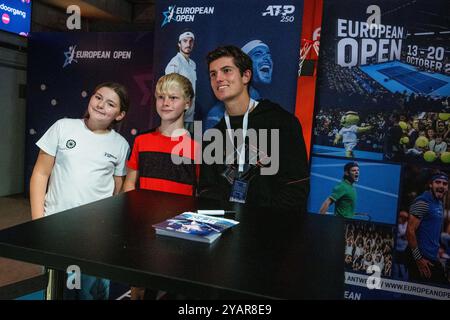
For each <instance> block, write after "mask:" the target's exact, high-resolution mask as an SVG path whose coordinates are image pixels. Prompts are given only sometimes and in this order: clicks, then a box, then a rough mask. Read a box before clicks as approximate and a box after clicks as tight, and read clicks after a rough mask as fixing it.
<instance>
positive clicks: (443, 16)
mask: <svg viewBox="0 0 450 320" xmlns="http://www.w3.org/2000/svg"><path fill="white" fill-rule="evenodd" d="M322 21H323V24H322V32H321V40H320V60H319V68H318V84H317V91H316V102H315V121H314V126H313V127H314V131H313V148H312V161H311V194H310V199H309V203H308V210H309V211H310V212H312V213H316V214H319V213H321V214H342V215H344V216H345V217H346V218H347V219H346V230H345V239H344V241H345V248H344V255H343V259H344V263H345V266H346V267H345V268H346V274H345V283H346V291H345V293H344V298H346V299H445V300H449V299H450V282H449V276H450V272H449V271H450V259H449V258H450V198H449V195H448V192H447V193H445V190H446V187H445V186H444V182H445V179H446V178H445V176H444V175H439V174H437V173H438V172H444V173H446V174H447V175H448V174H450V165H449V163H450V147H449V146H450V113H449V112H450V106H449V101H448V99H449V96H450V20H449V17H448V1H446V0H432V1H424V0H417V1H409V2H405V1H400V0H389V1H387V0H385V1H360V0H352V1H346V2H337V1H324V15H323V20H322ZM354 162H356V166H355V164H354ZM346 168H347V169H346ZM443 181H444V182H443ZM427 201H428V202H427ZM418 203H419V204H418ZM421 203H429V204H427V205H426V206H425V207H422V209H421V210H418V209H417V208H418V206H420V204H421ZM413 239H416V242H417V244H416V245H415V246H418V247H419V250H420V251H421V252H422V255H426V259H427V260H429V261H430V262H431V264H430V265H429V270H430V274H429V275H428V272H422V274H421V273H420V272H419V270H418V269H417V263H416V261H415V260H414V259H413V255H412V254H411V252H410V250H409V247H414V242H413ZM416 257H417V256H416Z"/></svg>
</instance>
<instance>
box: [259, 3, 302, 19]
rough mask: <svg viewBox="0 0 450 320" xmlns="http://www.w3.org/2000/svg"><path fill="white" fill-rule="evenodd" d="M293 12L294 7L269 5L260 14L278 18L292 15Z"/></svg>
mask: <svg viewBox="0 0 450 320" xmlns="http://www.w3.org/2000/svg"><path fill="white" fill-rule="evenodd" d="M294 11H295V6H292V5H284V6H282V5H270V6H267V9H266V11H264V12H263V13H262V16H263V17H265V16H271V17H278V16H280V15H281V16H288V15H291V14H293V13H294Z"/></svg>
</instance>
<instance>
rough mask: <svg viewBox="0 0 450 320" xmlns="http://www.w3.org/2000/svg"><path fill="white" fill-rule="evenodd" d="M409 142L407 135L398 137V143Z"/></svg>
mask: <svg viewBox="0 0 450 320" xmlns="http://www.w3.org/2000/svg"><path fill="white" fill-rule="evenodd" d="M408 143H409V138H408V137H402V138H401V139H400V144H408Z"/></svg>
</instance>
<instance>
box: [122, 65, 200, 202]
mask: <svg viewBox="0 0 450 320" xmlns="http://www.w3.org/2000/svg"><path fill="white" fill-rule="evenodd" d="M193 97H194V91H193V89H192V85H191V82H190V81H189V80H188V79H187V78H186V77H184V76H181V75H179V74H176V73H171V74H168V75H165V76H163V77H161V78H160V79H159V80H158V83H157V84H156V90H155V98H156V110H157V112H158V114H159V116H160V117H161V125H160V126H159V127H158V128H156V129H153V130H151V131H150V132H147V133H144V134H141V135H139V136H137V137H136V139H135V141H134V145H133V151H132V152H131V155H130V158H129V160H128V162H127V170H128V171H127V177H126V179H125V183H124V191H125V192H126V191H130V190H133V189H135V188H136V187H138V188H139V189H146V190H155V191H162V192H170V193H177V194H183V195H195V190H194V189H195V185H196V181H197V177H198V173H199V172H198V171H199V169H198V168H199V166H198V165H196V164H195V163H194V155H195V150H196V149H197V148H198V145H197V143H196V142H195V141H194V140H192V139H191V138H190V136H189V133H188V132H187V131H186V130H185V129H184V112H185V111H186V110H188V109H189V108H190V106H191V103H192V99H193Z"/></svg>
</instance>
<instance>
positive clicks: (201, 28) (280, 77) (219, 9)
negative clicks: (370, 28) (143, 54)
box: [154, 0, 303, 120]
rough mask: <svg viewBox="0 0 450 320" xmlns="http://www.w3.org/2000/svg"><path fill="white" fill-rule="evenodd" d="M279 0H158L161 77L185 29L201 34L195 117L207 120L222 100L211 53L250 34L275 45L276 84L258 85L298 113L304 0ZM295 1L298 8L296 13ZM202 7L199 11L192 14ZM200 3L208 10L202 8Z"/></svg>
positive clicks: (157, 57)
mask: <svg viewBox="0 0 450 320" xmlns="http://www.w3.org/2000/svg"><path fill="white" fill-rule="evenodd" d="M273 4H274V3H273V1H267V0H251V1H238V0H231V1H230V0H227V1H225V0H220V1H205V0H199V1H192V0H186V1H183V0H177V1H170V2H168V1H156V19H155V20H156V24H155V46H154V47H155V51H154V70H155V78H156V79H157V78H159V77H160V76H162V75H164V70H165V67H166V65H167V63H168V62H169V61H170V59H171V58H172V57H173V56H175V55H176V54H177V52H178V47H177V43H178V37H179V35H180V33H181V32H182V31H183V30H184V29H186V28H189V29H191V30H192V31H193V32H194V34H195V44H194V48H193V51H192V54H191V59H193V60H194V61H195V63H196V65H197V84H196V88H197V89H196V96H197V98H196V102H195V103H196V107H195V119H196V120H204V119H205V117H206V115H207V113H208V111H209V109H210V108H211V107H212V106H213V105H214V104H215V103H216V100H215V97H214V95H213V93H212V91H211V87H210V83H209V74H208V69H207V65H206V59H205V58H206V55H207V53H208V52H209V51H211V50H213V49H215V48H216V47H218V46H220V45H228V44H232V45H235V46H238V47H240V48H241V47H243V46H244V45H245V44H246V43H247V42H248V41H250V40H255V39H257V40H261V41H263V42H264V43H266V44H267V45H268V46H269V48H270V51H271V54H272V60H273V75H272V83H271V84H269V85H263V86H260V87H259V88H257V89H258V90H259V91H260V93H261V96H262V97H263V98H269V99H271V100H272V101H274V102H277V103H279V104H280V105H281V106H282V107H284V108H285V109H286V110H288V111H290V112H292V113H293V112H294V109H295V97H296V90H297V87H296V85H297V75H298V57H299V49H300V41H299V40H300V32H301V22H302V10H303V1H301V0H300V1H298V0H296V1H279V2H277V3H276V5H277V7H276V8H274V7H273ZM286 6H288V7H286ZM292 6H293V7H295V10H294V12H293V13H290V12H291V10H292ZM174 7H175V8H174ZM173 8H174V11H173V13H172V15H171V10H170V9H173ZM196 8H197V10H198V12H199V13H196V14H190V12H192V11H193V10H196ZM200 8H208V10H203V13H200V11H201V10H200ZM211 8H212V9H211ZM211 11H212V13H211ZM206 12H210V13H206ZM264 13H266V14H264ZM169 16H170V17H171V18H170V20H169V19H168V17H169ZM181 20H183V21H181ZM186 20H189V21H186Z"/></svg>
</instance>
